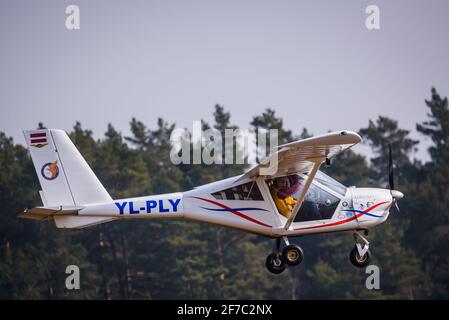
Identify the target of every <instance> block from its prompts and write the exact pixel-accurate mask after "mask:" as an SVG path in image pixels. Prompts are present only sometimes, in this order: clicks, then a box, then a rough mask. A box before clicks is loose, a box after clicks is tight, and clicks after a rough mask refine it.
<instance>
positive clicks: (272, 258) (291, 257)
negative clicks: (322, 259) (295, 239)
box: [265, 237, 304, 274]
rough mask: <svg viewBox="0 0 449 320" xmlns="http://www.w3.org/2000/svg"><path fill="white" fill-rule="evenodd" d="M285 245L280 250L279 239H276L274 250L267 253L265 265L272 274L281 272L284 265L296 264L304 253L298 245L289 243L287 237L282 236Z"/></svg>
mask: <svg viewBox="0 0 449 320" xmlns="http://www.w3.org/2000/svg"><path fill="white" fill-rule="evenodd" d="M283 239H284V242H285V244H286V246H285V247H284V248H283V249H282V252H281V250H280V247H281V239H280V238H277V239H276V252H273V253H271V254H269V255H268V257H267V260H266V261H265V265H266V266H267V269H268V271H270V272H271V273H274V274H279V273H281V272H283V271H284V270H285V268H286V266H287V265H288V266H297V265H298V264H300V263H301V261H302V259H303V257H304V253H303V251H302V249H301V247H300V246H298V245H296V244H290V243H289V241H288V239H287V237H283Z"/></svg>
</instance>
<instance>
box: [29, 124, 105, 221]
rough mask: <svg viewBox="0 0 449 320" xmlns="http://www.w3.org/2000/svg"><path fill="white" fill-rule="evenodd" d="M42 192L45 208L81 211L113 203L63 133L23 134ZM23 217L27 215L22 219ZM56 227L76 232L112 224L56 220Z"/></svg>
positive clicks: (70, 218)
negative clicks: (88, 227) (91, 205)
mask: <svg viewBox="0 0 449 320" xmlns="http://www.w3.org/2000/svg"><path fill="white" fill-rule="evenodd" d="M24 135H25V141H26V143H27V145H28V148H29V150H30V154H31V158H32V160H33V164H34V168H35V169H36V173H37V176H38V178H39V182H40V185H41V187H42V191H41V192H40V195H41V198H42V202H43V204H44V207H46V208H55V207H61V208H62V207H68V208H69V207H80V206H83V205H86V204H92V203H105V202H110V201H112V198H111V196H110V195H109V194H108V192H107V191H106V189H105V188H104V187H103V185H102V184H101V182H100V181H99V180H98V178H97V177H96V175H95V174H94V173H93V171H92V169H91V168H90V167H89V165H88V164H87V162H86V161H85V160H84V158H83V157H82V155H81V154H80V153H79V151H78V150H77V149H76V147H75V145H74V144H73V143H72V141H71V140H70V138H69V137H68V135H67V133H65V131H62V130H55V129H42V130H29V131H24ZM24 216H26V215H24ZM53 217H54V220H55V222H56V225H57V226H58V227H67V228H79V227H84V226H88V225H92V224H97V223H101V222H104V221H106V220H111V218H103V219H104V221H103V220H101V219H100V220H99V217H81V216H70V215H64V216H57V215H54V216H53Z"/></svg>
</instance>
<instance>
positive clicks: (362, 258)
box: [349, 230, 371, 268]
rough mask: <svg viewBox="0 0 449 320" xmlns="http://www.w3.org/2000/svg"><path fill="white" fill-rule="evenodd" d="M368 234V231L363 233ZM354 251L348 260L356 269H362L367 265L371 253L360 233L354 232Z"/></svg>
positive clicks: (367, 243)
mask: <svg viewBox="0 0 449 320" xmlns="http://www.w3.org/2000/svg"><path fill="white" fill-rule="evenodd" d="M365 234H366V235H367V234H368V231H367V230H366V231H365ZM354 241H355V246H354V249H352V250H351V252H350V253H349V260H350V261H351V263H352V265H353V266H355V267H357V268H364V267H366V266H367V265H369V262H370V260H371V252H370V251H369V241H368V240H367V239H366V238H365V237H364V236H362V235H361V234H360V232H358V231H356V232H354Z"/></svg>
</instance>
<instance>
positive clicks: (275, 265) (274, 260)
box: [265, 252, 285, 274]
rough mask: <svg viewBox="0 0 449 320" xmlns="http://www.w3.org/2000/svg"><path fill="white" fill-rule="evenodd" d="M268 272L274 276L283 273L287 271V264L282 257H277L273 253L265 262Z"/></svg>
mask: <svg viewBox="0 0 449 320" xmlns="http://www.w3.org/2000/svg"><path fill="white" fill-rule="evenodd" d="M265 265H266V266H267V269H268V271H270V272H271V273H274V274H279V273H282V271H284V270H285V262H284V259H282V257H281V256H279V257H278V256H277V255H276V253H274V252H273V253H271V254H269V255H268V257H267V260H266V261H265Z"/></svg>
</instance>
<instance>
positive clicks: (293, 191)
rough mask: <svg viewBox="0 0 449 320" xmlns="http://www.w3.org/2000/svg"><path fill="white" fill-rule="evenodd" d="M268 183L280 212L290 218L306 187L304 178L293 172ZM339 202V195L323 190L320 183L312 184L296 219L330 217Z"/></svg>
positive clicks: (305, 219) (309, 219)
mask: <svg viewBox="0 0 449 320" xmlns="http://www.w3.org/2000/svg"><path fill="white" fill-rule="evenodd" d="M267 184H268V187H269V189H270V193H271V196H272V198H273V201H274V203H275V205H276V207H277V209H278V211H279V213H280V214H281V215H283V216H284V217H286V218H287V219H288V218H289V217H290V216H291V214H292V212H293V208H294V206H295V205H296V204H297V203H298V200H299V198H300V194H301V192H302V189H303V188H304V185H305V180H304V178H302V177H301V176H299V175H297V174H293V175H289V176H282V177H277V178H274V179H269V180H267ZM343 187H344V186H343ZM339 202H340V199H339V198H338V197H336V196H334V195H332V194H330V193H329V192H327V191H325V190H323V189H322V188H321V187H319V186H318V185H315V184H312V185H311V186H310V188H309V190H308V191H307V193H306V196H305V198H304V201H303V203H302V205H301V207H300V209H299V212H298V214H297V215H296V217H295V220H294V221H295V222H301V221H311V220H322V219H330V218H331V217H332V215H333V214H334V212H335V209H336V208H337V206H338V203H339Z"/></svg>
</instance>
